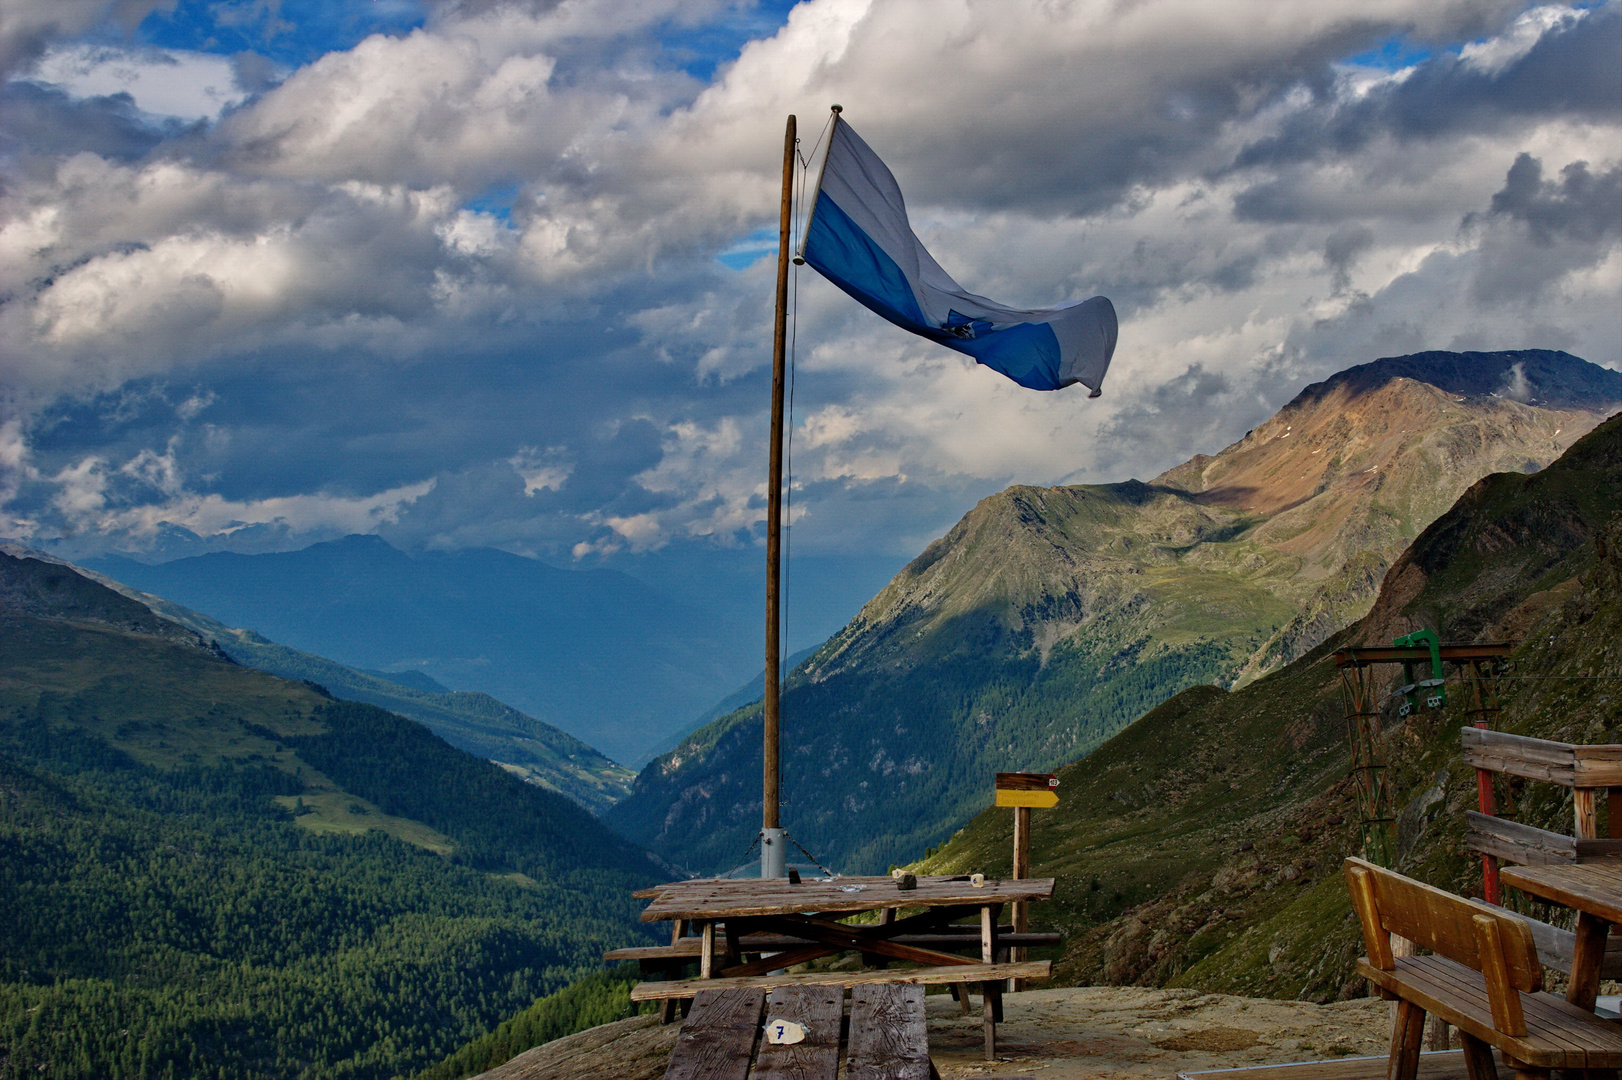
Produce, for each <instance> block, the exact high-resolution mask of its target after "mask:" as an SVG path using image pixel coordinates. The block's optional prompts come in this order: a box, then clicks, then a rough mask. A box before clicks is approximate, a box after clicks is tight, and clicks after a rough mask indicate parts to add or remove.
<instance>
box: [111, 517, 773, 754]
mask: <svg viewBox="0 0 1622 1080" xmlns="http://www.w3.org/2000/svg"><path fill="white" fill-rule="evenodd" d="M83 565H85V566H86V567H87V568H89V569H91V570H95V571H97V572H99V573H103V574H106V575H107V576H109V577H111V578H114V579H115V580H118V581H121V582H124V583H126V584H128V585H130V586H132V587H134V588H136V589H139V590H141V591H143V592H148V593H153V594H156V595H158V596H162V597H166V598H168V599H170V600H172V601H174V602H176V603H178V604H182V605H184V606H185V607H187V608H190V609H192V610H194V611H198V612H201V613H203V614H206V615H207V616H209V617H210V618H213V619H215V620H218V621H219V622H221V623H223V624H225V625H227V626H232V627H242V628H250V629H252V630H253V631H254V632H256V633H258V634H261V635H263V636H264V637H265V638H268V639H270V640H273V641H277V642H281V643H283V644H285V645H287V646H288V647H290V648H293V649H297V650H299V651H301V652H306V653H312V654H315V655H318V656H323V657H329V658H331V659H333V660H335V661H337V662H338V663H341V664H344V665H345V666H347V667H351V668H356V669H364V668H370V669H376V670H384V671H400V670H407V669H410V670H416V671H421V672H423V673H425V674H427V675H429V676H430V677H432V678H434V679H435V680H437V681H438V682H440V683H442V684H443V685H446V686H448V687H451V688H452V689H453V690H461V691H482V692H484V693H487V694H490V695H491V696H492V697H494V698H497V699H499V700H500V701H503V702H506V703H508V704H510V705H512V706H513V707H515V708H516V709H518V710H520V711H521V712H523V713H525V714H527V715H529V716H531V717H534V718H536V719H538V720H540V721H541V722H543V723H546V724H548V725H550V726H552V727H555V728H558V729H560V730H562V731H565V732H567V733H569V734H570V735H572V736H574V737H575V738H577V739H580V740H581V741H582V742H584V743H586V744H588V745H590V746H592V747H595V748H596V749H597V750H599V751H600V752H602V753H603V754H605V755H606V756H607V757H609V758H610V759H612V760H614V761H619V762H633V763H634V762H636V761H638V760H640V759H641V757H642V756H643V755H645V754H647V753H650V752H651V751H652V749H653V747H654V746H656V745H657V744H658V743H659V741H660V740H661V739H662V738H663V737H664V735H665V733H666V732H672V733H673V732H674V731H675V730H676V729H677V728H679V727H680V725H681V724H682V723H683V722H684V721H685V720H686V719H688V718H690V717H693V716H697V715H700V714H701V713H702V712H703V711H704V710H705V709H706V708H708V707H709V706H710V705H712V704H713V703H714V702H715V701H716V700H717V699H718V698H720V697H721V696H722V695H724V694H725V693H726V692H727V691H729V690H730V689H732V688H733V687H734V686H736V685H737V683H738V681H739V679H740V678H741V677H742V673H744V672H747V671H748V670H749V666H750V665H751V663H752V661H753V657H754V654H755V652H756V643H755V631H754V627H753V626H752V625H751V626H750V627H748V628H745V627H744V626H742V625H734V624H733V623H732V622H730V621H728V620H727V619H725V618H723V617H721V616H719V615H716V614H714V613H712V612H703V611H699V610H698V609H695V608H691V607H689V606H687V605H683V604H681V603H678V602H676V601H674V600H671V599H669V598H668V597H665V596H664V595H663V594H662V593H660V592H659V591H657V590H655V589H653V588H652V587H650V586H648V585H646V584H644V583H643V582H641V581H639V580H638V579H636V578H633V577H631V576H630V575H628V574H624V573H621V572H619V571H614V570H603V569H585V570H564V569H559V568H557V567H554V566H550V565H549V564H546V563H543V562H541V561H539V560H536V559H529V558H524V557H522V556H518V555H513V554H510V553H508V552H503V551H497V550H494V549H486V548H478V549H465V550H462V551H456V552H424V553H420V554H416V555H413V554H408V553H406V552H403V551H400V550H398V549H396V548H394V547H392V546H390V545H389V544H388V543H387V542H386V541H384V540H383V539H382V538H380V537H377V536H360V535H357V536H351V537H346V538H344V539H342V540H335V541H330V542H328V543H324V544H314V545H311V546H310V547H306V548H302V549H299V550H298V551H291V552H275V553H265V554H257V555H243V554H237V553H233V552H212V553H209V554H206V555H199V556H192V557H188V558H184V559H178V560H175V561H172V562H166V563H157V564H150V565H149V564H144V563H138V562H135V561H133V560H130V559H125V558H122V557H116V556H113V557H103V558H98V559H88V560H84V563H83ZM670 627H680V628H681V633H679V634H674V633H672V632H670V630H669V628H670Z"/></svg>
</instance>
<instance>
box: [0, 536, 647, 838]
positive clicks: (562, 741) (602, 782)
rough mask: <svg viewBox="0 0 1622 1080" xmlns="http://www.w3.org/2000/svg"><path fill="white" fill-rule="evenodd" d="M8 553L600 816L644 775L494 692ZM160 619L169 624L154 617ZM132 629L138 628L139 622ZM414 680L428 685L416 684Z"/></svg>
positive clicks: (149, 626)
mask: <svg viewBox="0 0 1622 1080" xmlns="http://www.w3.org/2000/svg"><path fill="white" fill-rule="evenodd" d="M0 551H9V552H10V554H12V555H13V556H27V557H31V558H35V559H38V560H41V561H45V562H50V563H56V564H59V565H63V566H64V567H67V568H68V569H69V570H71V571H73V572H74V573H70V574H68V576H69V577H73V576H75V574H78V575H83V576H84V577H87V578H90V579H91V580H92V581H94V582H97V583H99V584H102V585H105V586H107V587H108V588H110V589H112V590H114V591H115V592H118V593H119V594H121V595H122V596H123V597H125V598H126V599H128V600H130V601H132V602H133V603H135V604H138V605H140V606H142V607H145V608H147V609H149V610H148V612H147V614H146V616H145V617H144V618H142V621H141V627H142V628H143V630H144V632H147V633H171V632H172V631H173V630H174V629H176V628H174V627H171V628H169V629H168V630H165V629H164V627H165V625H166V623H165V622H164V620H167V621H168V623H175V624H178V625H179V627H184V628H185V629H187V630H190V631H193V632H194V633H196V634H197V635H199V636H201V637H202V638H203V639H204V640H205V641H211V642H214V643H215V644H216V645H217V646H218V647H219V649H220V650H221V651H222V652H223V653H224V654H225V655H227V656H229V657H230V658H231V659H233V660H235V661H236V662H237V663H239V664H242V665H243V666H245V667H252V668H258V669H259V670H260V671H268V672H269V673H270V674H272V675H280V676H282V677H283V678H286V679H294V680H298V681H301V682H313V683H318V684H320V685H321V686H324V687H326V688H327V689H328V690H330V691H331V692H332V693H333V695H334V696H336V697H340V698H343V699H345V700H347V701H361V702H365V703H366V704H368V705H376V706H377V707H378V708H381V709H387V710H389V711H390V712H395V713H399V714H400V715H401V716H405V717H409V718H410V719H412V720H415V721H417V722H418V723H420V724H425V725H427V727H428V728H429V730H431V731H433V732H434V734H436V735H438V736H439V737H440V738H442V739H444V740H445V741H446V742H448V743H450V744H451V745H452V746H455V747H457V748H459V749H462V750H466V751H467V752H468V753H470V754H476V755H478V756H479V757H482V758H488V759H489V760H491V761H494V762H495V763H496V764H498V765H500V766H501V767H502V768H504V769H506V770H507V771H508V772H511V773H513V774H514V775H515V776H519V777H522V778H523V779H525V780H529V781H530V782H532V783H536V784H539V785H540V786H541V787H544V788H548V789H549V790H552V791H556V792H559V793H561V794H563V795H567V796H568V797H569V798H571V799H573V800H575V801H576V802H578V803H579V804H580V805H581V806H584V807H586V808H587V809H588V810H591V811H592V812H593V813H601V812H602V811H604V810H606V809H607V808H608V807H610V806H612V805H613V804H614V803H615V802H617V801H618V800H620V799H622V798H624V797H625V795H626V793H627V792H629V791H630V788H631V780H632V779H633V778H634V777H635V775H636V774H635V773H633V772H632V771H631V770H630V769H627V768H625V767H624V766H623V765H619V764H616V763H615V762H613V761H610V760H609V759H608V758H607V757H605V756H603V755H602V754H601V753H599V752H598V751H597V750H595V749H594V748H592V747H590V746H587V745H586V744H585V743H583V742H581V741H580V740H579V739H576V738H575V737H574V736H572V735H569V734H567V733H565V732H562V731H559V730H558V729H557V728H555V727H552V726H551V725H550V724H544V723H542V722H541V721H539V720H536V719H535V718H534V717H532V716H527V715H525V714H524V713H521V712H519V711H518V710H517V709H514V708H512V707H511V706H509V705H506V704H504V703H503V702H500V701H497V700H496V699H495V698H493V697H491V696H490V695H489V694H482V693H478V692H473V691H460V692H457V691H450V690H446V689H445V688H444V687H443V686H440V685H439V684H438V683H436V682H434V681H433V680H432V679H430V678H428V677H427V676H426V675H423V674H422V673H420V672H407V673H405V674H403V675H389V674H386V673H383V672H372V671H361V670H357V669H356V668H352V667H347V666H345V665H343V664H340V663H338V662H336V661H334V660H328V659H327V658H326V657H324V656H316V655H314V654H313V653H306V652H300V651H299V650H298V649H292V648H289V647H287V646H286V645H279V644H277V643H276V642H274V641H270V640H268V639H266V638H264V637H262V636H261V635H259V634H256V633H255V632H254V631H252V630H240V629H237V628H235V627H230V626H226V625H225V624H224V623H222V622H220V621H219V620H218V619H213V618H210V617H209V616H207V615H204V614H202V613H201V612H197V611H192V610H191V609H190V608H186V607H182V606H181V605H179V604H176V603H173V602H171V601H169V600H166V599H164V598H163V597H161V596H154V595H152V594H151V593H146V592H141V591H140V590H138V589H133V588H131V587H129V586H128V585H125V584H123V583H122V582H118V581H115V580H113V579H112V578H109V577H107V576H105V575H103V574H98V573H96V572H95V571H93V570H85V569H83V568H81V567H72V566H70V565H69V564H61V563H60V561H59V560H57V559H54V558H52V557H50V556H47V555H43V554H41V553H39V552H34V551H30V550H29V549H27V548H23V547H20V546H18V545H15V544H7V545H0ZM132 610H133V609H132ZM154 614H155V615H158V616H161V618H159V619H153V618H151V617H150V616H151V615H154ZM132 617H134V616H132ZM127 628H129V629H135V628H136V627H135V626H134V625H133V624H131V625H130V626H128V627H127ZM413 682H415V683H419V684H420V685H417V686H413V685H411V684H412V683H413ZM427 687H432V688H434V689H427Z"/></svg>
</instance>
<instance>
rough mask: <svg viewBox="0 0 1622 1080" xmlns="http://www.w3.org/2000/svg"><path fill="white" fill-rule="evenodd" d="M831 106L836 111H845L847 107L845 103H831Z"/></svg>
mask: <svg viewBox="0 0 1622 1080" xmlns="http://www.w3.org/2000/svg"><path fill="white" fill-rule="evenodd" d="M829 108H831V109H832V110H833V111H834V112H844V111H845V107H844V106H843V105H830V106H829Z"/></svg>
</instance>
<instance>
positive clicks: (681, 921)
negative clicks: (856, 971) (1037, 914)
mask: <svg viewBox="0 0 1622 1080" xmlns="http://www.w3.org/2000/svg"><path fill="white" fill-rule="evenodd" d="M916 882H917V884H916V887H914V888H910V889H902V888H900V887H899V883H898V881H897V879H895V878H892V877H838V878H806V879H804V880H803V881H801V882H800V883H798V884H795V883H791V882H790V881H788V880H787V879H784V878H764V879H762V878H707V879H697V880H693V881H678V882H673V883H671V884H668V885H661V886H659V887H657V888H655V889H651V890H647V891H645V892H644V893H643V894H642V895H644V896H649V897H651V903H649V904H648V906H647V908H646V909H645V910H644V911H643V912H642V921H643V922H659V921H674V922H675V923H676V924H677V931H678V933H680V932H681V929H682V927H683V926H684V925H687V926H691V927H692V928H693V929H694V930H695V931H696V932H697V933H698V935H699V937H700V939H701V941H702V946H701V948H700V952H699V979H700V983H702V981H703V980H705V979H747V978H750V977H755V976H764V975H767V974H768V973H770V972H773V971H780V970H782V969H785V968H788V967H792V966H793V965H796V964H803V963H806V962H807V961H811V960H817V959H820V958H822V957H825V956H832V955H834V954H836V953H842V952H857V953H860V954H861V956H862V957H863V959H864V961H867V962H870V963H872V964H873V965H874V966H876V967H883V966H884V965H885V964H888V963H889V962H890V961H903V962H909V963H916V964H923V965H926V966H927V967H929V968H930V970H931V971H932V972H937V971H938V972H939V975H940V978H938V979H936V978H934V977H931V979H930V981H942V982H945V981H948V979H949V977H950V974H951V973H950V971H949V970H948V971H939V969H943V968H944V969H949V968H952V967H954V966H961V967H964V968H965V969H966V970H965V980H966V981H981V985H982V1004H983V1007H984V1015H985V1029H986V1048H987V1053H988V1054H992V1053H994V1047H995V1043H996V1021H998V1020H1000V1019H1001V1018H1002V1016H1001V1013H1002V992H1001V989H1002V988H1001V983H1000V982H995V981H993V980H991V979H985V980H980V979H979V973H984V972H985V970H986V966H987V965H993V964H996V963H997V961H998V954H999V952H1000V951H1001V950H1002V948H1003V946H1001V945H1000V944H999V940H998V939H999V931H1000V917H1001V914H1002V909H1003V906H1004V905H1006V904H1012V903H1021V902H1024V903H1028V902H1030V901H1033V900H1047V899H1049V898H1050V897H1051V896H1052V895H1053V879H1052V878H1025V879H1021V880H986V881H984V882H983V884H982V885H981V886H980V887H978V888H976V887H975V885H974V884H973V882H972V881H971V880H970V878H969V876H968V875H936V876H919V877H917V878H916ZM901 909H909V910H910V909H922V910H920V911H916V912H915V913H914V914H910V915H907V916H905V917H898V912H899V910H901ZM869 912H872V913H876V914H877V915H878V919H877V921H874V922H870V923H848V922H841V921H840V920H841V919H844V918H848V917H850V916H852V915H859V914H863V913H869ZM974 916H978V921H979V931H980V933H979V946H980V949H979V952H980V957H979V959H978V960H976V959H974V958H972V957H966V956H963V955H961V954H957V953H950V952H943V951H941V950H939V949H934V948H925V947H923V946H921V945H918V944H912V943H907V942H902V941H897V940H894V939H896V938H898V937H903V936H916V935H918V934H921V933H929V932H932V931H937V932H938V931H942V930H944V929H945V928H946V927H947V926H949V925H950V924H952V923H955V922H957V921H958V920H960V919H964V918H969V917H974ZM746 934H750V935H758V934H774V935H780V936H783V937H787V938H793V939H796V941H797V942H798V944H794V945H791V946H788V947H785V948H783V949H782V950H781V951H778V952H774V953H770V954H765V955H761V956H760V957H759V958H757V959H754V960H746V959H745V958H744V956H743V955H742V954H743V950H742V948H741V947H740V944H741V941H740V939H741V938H743V936H744V935H746ZM969 940H970V941H972V940H973V938H970V939H969ZM1005 966H1006V965H1005ZM968 969H972V970H968ZM864 974H868V975H869V976H870V977H871V976H878V977H879V978H882V976H879V975H878V973H877V972H874V973H864ZM908 977H909V976H908V974H907V973H906V972H901V971H898V972H896V973H895V980H896V981H898V982H900V981H906V980H907V979H908ZM1001 977H1002V978H1007V977H1008V973H1003V974H1002V975H1001ZM863 981H867V980H866V979H864V980H863ZM964 1000H965V1001H967V998H966V997H965V998H964Z"/></svg>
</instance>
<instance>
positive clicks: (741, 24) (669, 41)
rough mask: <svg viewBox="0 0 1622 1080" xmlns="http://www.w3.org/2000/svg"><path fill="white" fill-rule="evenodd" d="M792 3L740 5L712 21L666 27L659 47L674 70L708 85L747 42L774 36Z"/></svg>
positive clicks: (764, 0) (762, 0)
mask: <svg viewBox="0 0 1622 1080" xmlns="http://www.w3.org/2000/svg"><path fill="white" fill-rule="evenodd" d="M796 2H797V0H755V2H754V3H747V2H745V3H740V4H739V5H738V6H737V7H736V8H734V9H732V10H731V11H727V12H725V13H723V14H722V16H721V17H720V18H719V19H716V20H715V21H713V22H709V23H705V24H702V25H696V26H695V25H676V24H672V25H670V26H668V27H667V28H666V29H665V30H664V31H663V32H662V33H660V34H659V44H660V46H661V47H663V49H664V52H665V55H666V56H667V57H669V58H670V59H671V60H672V61H673V62H674V63H675V64H676V66H677V67H679V68H681V69H682V70H683V71H685V72H687V74H689V75H691V76H692V77H693V78H695V79H698V80H699V81H701V82H709V81H710V80H712V79H713V78H714V77H715V69H716V68H718V67H720V66H721V65H722V64H727V63H731V62H732V61H733V60H736V59H737V58H738V53H740V52H742V51H743V47H744V46H745V45H747V44H749V42H751V41H754V40H756V39H759V38H768V37H771V36H772V35H773V34H775V33H777V31H778V30H779V29H781V28H782V26H783V24H784V23H786V22H787V21H788V13H789V12H790V11H792V10H793V9H794V5H795V3H796Z"/></svg>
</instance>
